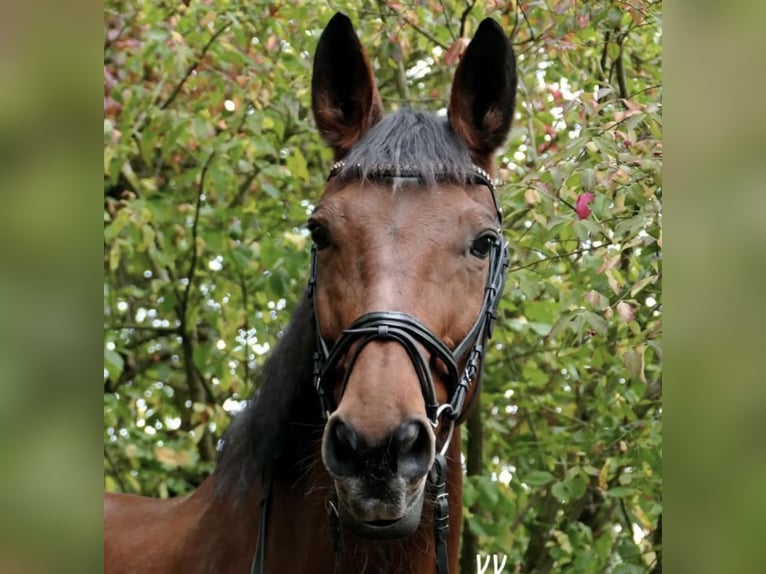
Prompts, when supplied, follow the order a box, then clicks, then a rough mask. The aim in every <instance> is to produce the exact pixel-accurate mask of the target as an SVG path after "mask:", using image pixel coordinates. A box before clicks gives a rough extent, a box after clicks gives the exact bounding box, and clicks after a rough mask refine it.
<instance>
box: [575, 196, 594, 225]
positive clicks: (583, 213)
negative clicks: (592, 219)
mask: <svg viewBox="0 0 766 574" xmlns="http://www.w3.org/2000/svg"><path fill="white" fill-rule="evenodd" d="M594 199H595V197H594V195H593V194H592V193H589V192H587V191H586V192H585V193H581V194H580V195H578V196H577V202H576V203H575V211H576V212H577V217H578V218H579V219H585V218H586V217H588V216H589V215H590V207H588V205H589V204H590V203H591V202H592V201H593V200H594Z"/></svg>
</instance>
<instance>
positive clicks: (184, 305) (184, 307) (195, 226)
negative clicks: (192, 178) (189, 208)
mask: <svg viewBox="0 0 766 574" xmlns="http://www.w3.org/2000/svg"><path fill="white" fill-rule="evenodd" d="M214 157H215V152H213V153H211V154H210V155H209V156H208V158H207V160H206V161H205V164H204V165H203V166H202V172H201V174H200V178H199V186H198V187H197V203H196V205H195V207H194V222H193V223H192V255H191V262H190V263H189V271H188V273H187V274H186V286H185V288H184V293H183V298H182V299H181V311H182V312H181V317H179V319H180V320H181V327H180V328H181V329H182V330H186V313H187V311H188V308H189V295H190V293H191V287H192V283H193V280H194V274H195V273H196V271H197V260H198V259H199V253H198V252H197V236H198V233H199V213H200V209H201V207H202V196H203V195H204V192H205V177H206V176H207V171H208V168H209V167H210V163H211V162H212V161H213V158H214Z"/></svg>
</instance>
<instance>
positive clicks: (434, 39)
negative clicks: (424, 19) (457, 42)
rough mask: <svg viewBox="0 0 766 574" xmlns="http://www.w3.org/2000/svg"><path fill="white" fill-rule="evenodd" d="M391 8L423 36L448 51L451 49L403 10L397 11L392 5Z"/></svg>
mask: <svg viewBox="0 0 766 574" xmlns="http://www.w3.org/2000/svg"><path fill="white" fill-rule="evenodd" d="M389 9H390V10H391V11H392V12H393V13H394V14H396V15H397V16H398V17H400V18H401V19H402V20H404V21H405V23H407V24H408V25H409V26H410V27H411V28H412V29H413V30H415V31H416V32H417V33H418V34H420V35H421V36H423V37H424V38H428V39H429V40H430V41H431V42H433V43H434V44H436V45H437V46H439V47H440V48H441V49H442V50H444V51H447V50H449V46H445V45H444V44H442V43H441V42H439V40H437V39H436V38H434V37H433V36H432V35H431V34H429V33H428V32H426V31H425V30H423V28H421V27H420V26H418V25H417V24H415V22H413V21H412V20H410V19H409V18H407V16H406V15H405V14H402V13H401V12H397V11H396V10H394V9H393V8H391V7H389Z"/></svg>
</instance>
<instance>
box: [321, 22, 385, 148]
mask: <svg viewBox="0 0 766 574" xmlns="http://www.w3.org/2000/svg"><path fill="white" fill-rule="evenodd" d="M311 108H312V110H313V112H314V119H315V120H316V123H317V127H318V128H319V133H320V134H321V136H322V138H323V139H324V140H325V141H326V142H327V143H328V144H329V145H330V146H331V147H332V148H333V150H335V159H336V160H337V159H341V158H343V156H345V155H346V154H347V153H348V151H349V150H350V149H351V147H353V145H354V144H355V143H356V142H357V141H359V139H360V138H361V137H362V136H363V135H364V134H365V132H366V131H367V130H368V129H370V128H371V127H372V126H374V125H375V124H376V123H378V122H379V121H380V119H381V118H382V117H383V106H382V104H381V102H380V96H379V95H378V89H377V87H376V86H375V79H374V78H373V76H372V68H371V66H370V60H369V58H368V57H367V53H366V52H365V51H364V48H363V47H362V44H361V43H360V42H359V38H358V37H357V35H356V32H354V28H353V26H352V25H351V20H349V19H348V17H347V16H345V15H344V14H341V13H340V12H338V13H337V14H335V16H333V17H332V19H331V20H330V21H329V22H328V23H327V27H326V28H325V29H324V31H323V32H322V35H321V37H320V38H319V44H318V45H317V50H316V55H315V56H314V72H313V76H312V78H311Z"/></svg>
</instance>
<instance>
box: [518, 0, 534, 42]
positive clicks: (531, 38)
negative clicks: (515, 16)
mask: <svg viewBox="0 0 766 574" xmlns="http://www.w3.org/2000/svg"><path fill="white" fill-rule="evenodd" d="M517 4H519V12H521V16H522V17H523V18H524V21H525V22H526V23H527V27H528V28H529V40H530V41H531V42H535V41H537V39H536V38H535V30H534V28H532V23H531V22H530V21H529V18H527V13H526V12H524V8H522V7H521V3H520V2H518V3H517Z"/></svg>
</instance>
